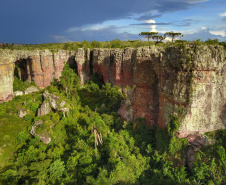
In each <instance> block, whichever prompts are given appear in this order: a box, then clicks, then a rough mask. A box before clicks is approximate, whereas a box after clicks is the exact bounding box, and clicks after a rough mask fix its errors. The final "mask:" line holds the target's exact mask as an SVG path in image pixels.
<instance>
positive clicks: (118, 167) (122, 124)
mask: <svg viewBox="0 0 226 185" xmlns="http://www.w3.org/2000/svg"><path fill="white" fill-rule="evenodd" d="M98 43H99V42H98ZM89 47H90V46H89ZM95 47H98V46H95ZM29 85H30V84H29V83H27V82H22V81H20V80H19V79H16V80H15V81H14V90H22V91H24V90H25V89H26V87H28V86H29ZM32 85H33V84H32ZM44 91H48V92H49V93H50V94H54V95H55V96H58V97H59V98H60V100H63V101H65V102H66V105H67V107H68V108H69V109H70V111H69V112H68V113H67V114H66V115H64V114H63V113H62V112H61V111H56V110H52V112H51V113H50V114H47V115H44V116H41V117H37V111H38V108H39V107H40V106H41V104H42V102H43V92H44ZM124 99H125V95H124V94H122V93H121V92H120V90H119V88H118V87H111V85H110V84H103V82H102V81H101V79H100V78H99V76H98V75H97V74H94V75H93V77H92V80H91V81H90V82H87V83H86V84H85V85H83V86H81V85H80V84H79V78H78V76H77V74H76V73H75V72H74V71H73V70H72V69H71V68H69V66H68V65H65V67H64V71H63V72H62V76H61V78H60V81H57V80H54V81H53V82H52V85H51V86H49V87H47V88H46V89H44V90H40V91H39V92H35V93H32V94H28V95H23V96H16V97H14V98H13V100H12V101H9V102H6V103H2V104H0V120H1V121H0V179H1V182H0V184H3V185H5V184H12V185H13V184H27V185H31V184H39V185H44V184H61V185H63V184H65V185H66V184H68V185H70V184H78V185H81V184H96V185H99V184H153V185H157V184H167V185H168V184H173V185H175V184H209V185H211V184H213V185H214V184H224V183H225V182H226V154H225V149H226V142H225V141H226V132H225V130H219V131H216V132H212V133H207V134H206V135H207V136H208V137H210V138H211V137H214V138H216V142H215V144H212V145H209V146H207V147H205V148H202V149H201V150H199V151H198V152H197V154H196V160H195V162H194V163H193V170H192V171H190V170H188V167H187V165H186V163H185V157H186V155H185V152H186V150H187V148H188V142H187V140H186V139H179V138H177V137H176V136H175V133H176V131H177V129H178V126H179V124H180V117H179V116H176V115H172V116H171V121H170V123H169V124H168V125H169V126H168V128H166V129H164V130H163V129H161V128H158V127H149V126H144V124H143V122H144V120H143V119H142V118H137V119H136V120H135V122H129V121H123V120H122V119H121V118H120V117H119V115H118V114H117V111H118V109H119V107H120V105H121V103H122V102H123V100H124ZM19 110H23V111H24V112H27V114H26V115H25V116H24V117H23V118H19V117H18V111H19ZM37 121H42V122H43V124H42V125H40V126H39V127H38V129H37V132H38V133H40V134H47V135H48V137H50V138H51V142H50V143H49V144H44V143H43V142H42V141H41V140H40V137H38V136H35V137H34V136H32V135H31V134H30V131H31V128H32V125H34V123H36V122H37Z"/></svg>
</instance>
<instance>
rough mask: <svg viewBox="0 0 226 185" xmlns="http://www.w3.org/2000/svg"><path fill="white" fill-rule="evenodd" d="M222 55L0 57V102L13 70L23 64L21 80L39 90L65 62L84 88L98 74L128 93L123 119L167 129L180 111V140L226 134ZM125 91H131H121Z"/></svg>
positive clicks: (195, 51)
mask: <svg viewBox="0 0 226 185" xmlns="http://www.w3.org/2000/svg"><path fill="white" fill-rule="evenodd" d="M225 57H226V53H225V51H224V50H223V48H221V47H217V46H197V47H193V46H186V48H184V50H182V49H180V48H176V47H167V48H166V49H164V48H161V47H154V46H153V47H151V48H148V47H147V48H138V49H132V48H128V49H125V50H121V49H94V50H92V51H90V50H87V57H86V60H85V53H84V50H83V49H78V50H77V51H74V52H70V53H69V52H68V51H58V52H57V53H54V54H52V53H51V52H50V51H49V50H43V51H32V52H30V51H9V50H1V51H0V102H3V101H7V100H9V99H11V98H12V97H13V89H12V84H13V75H14V67H15V64H16V65H17V64H18V63H20V62H24V63H23V65H22V66H23V68H24V70H25V72H22V73H23V74H22V73H21V75H24V77H25V76H26V78H27V79H28V80H30V81H34V82H35V83H36V84H37V85H38V86H39V87H41V88H44V87H47V86H48V85H50V82H51V81H52V80H53V79H54V78H56V79H59V77H60V75H61V72H62V70H63V66H64V64H65V61H66V62H68V63H69V64H73V63H75V64H76V65H77V72H78V75H79V77H80V79H81V83H82V84H83V83H84V81H85V80H89V79H90V74H93V73H94V72H97V73H99V74H100V75H101V76H102V77H103V80H104V82H105V83H111V84H112V85H118V86H120V87H121V88H122V90H123V92H125V93H127V97H128V98H127V100H126V101H125V104H124V105H122V107H121V108H120V110H119V113H120V114H121V116H122V117H123V118H124V119H127V120H131V121H134V120H135V119H136V118H138V117H142V118H145V120H146V124H150V125H160V126H161V127H166V126H167V124H168V122H169V120H170V115H172V114H175V115H178V112H179V109H180V108H181V107H182V108H183V109H184V114H183V117H182V121H181V122H182V123H181V126H180V129H179V132H178V136H179V137H188V136H189V135H190V134H194V133H196V132H199V133H202V132H206V131H212V130H217V129H220V128H226V60H225ZM127 86H129V87H130V89H129V90H128V88H126V87H127Z"/></svg>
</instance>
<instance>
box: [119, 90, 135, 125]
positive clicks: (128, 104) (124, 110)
mask: <svg viewBox="0 0 226 185" xmlns="http://www.w3.org/2000/svg"><path fill="white" fill-rule="evenodd" d="M133 102H134V89H127V90H126V100H125V102H124V103H123V104H122V106H121V107H120V109H119V110H118V114H120V115H121V117H122V119H124V120H126V121H133V120H134V118H133V116H134V109H133Z"/></svg>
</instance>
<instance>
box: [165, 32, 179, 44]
mask: <svg viewBox="0 0 226 185" xmlns="http://www.w3.org/2000/svg"><path fill="white" fill-rule="evenodd" d="M166 36H168V37H171V38H172V42H173V40H174V39H175V38H176V37H183V35H182V34H181V33H179V32H177V33H174V32H173V31H171V32H166V33H165V34H164V37H166Z"/></svg>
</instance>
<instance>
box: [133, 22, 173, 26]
mask: <svg viewBox="0 0 226 185" xmlns="http://www.w3.org/2000/svg"><path fill="white" fill-rule="evenodd" d="M171 24H172V23H165V22H158V23H140V24H131V25H132V26H153V25H156V26H157V25H171Z"/></svg>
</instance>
